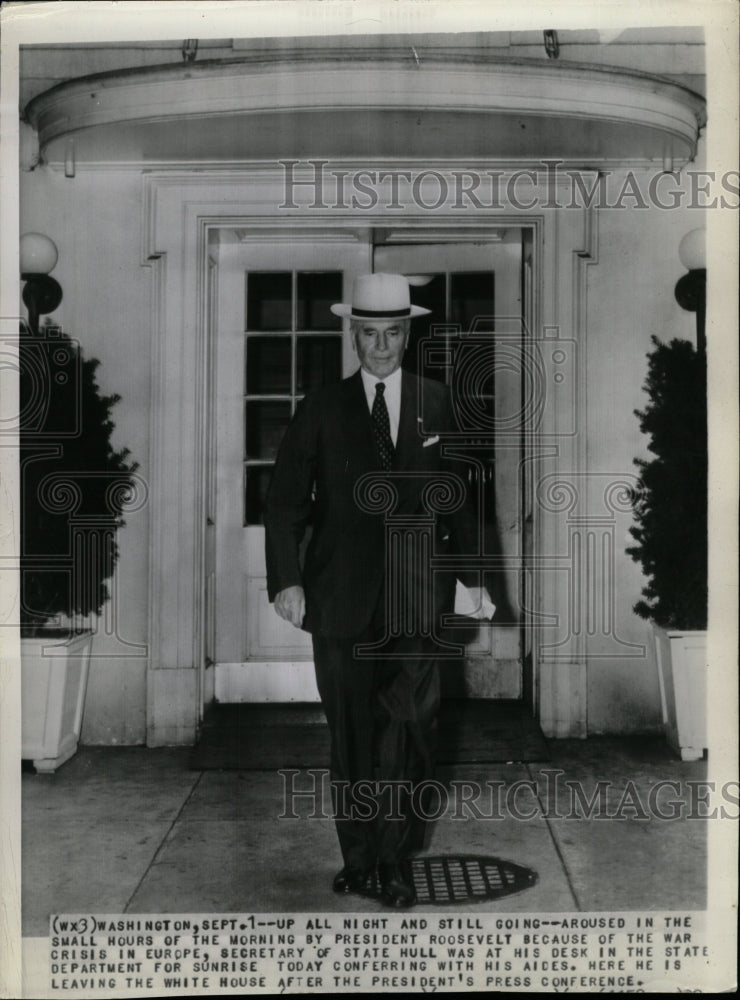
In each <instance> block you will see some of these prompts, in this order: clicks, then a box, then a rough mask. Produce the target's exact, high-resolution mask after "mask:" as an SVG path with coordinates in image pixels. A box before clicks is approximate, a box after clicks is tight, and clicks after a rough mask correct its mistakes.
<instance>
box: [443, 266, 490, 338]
mask: <svg viewBox="0 0 740 1000" xmlns="http://www.w3.org/2000/svg"><path fill="white" fill-rule="evenodd" d="M493 316H494V300H493V271H471V272H468V273H466V274H451V275H450V319H451V320H452V322H453V323H456V324H458V325H459V326H460V329H461V330H462V332H463V333H490V332H492V331H493V328H494V323H493Z"/></svg>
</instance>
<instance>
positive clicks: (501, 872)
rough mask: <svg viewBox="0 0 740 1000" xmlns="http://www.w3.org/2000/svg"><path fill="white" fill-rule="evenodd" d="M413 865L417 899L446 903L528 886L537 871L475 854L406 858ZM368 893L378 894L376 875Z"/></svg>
mask: <svg viewBox="0 0 740 1000" xmlns="http://www.w3.org/2000/svg"><path fill="white" fill-rule="evenodd" d="M409 866H410V868H411V875H412V877H413V881H414V887H415V889H416V901H417V903H419V904H421V905H424V904H430V905H434V906H444V905H445V904H447V903H481V902H483V901H484V900H487V899H497V898H499V897H500V896H510V895H512V894H513V893H515V892H521V891H522V890H523V889H529V888H531V886H533V885H534V884H535V883H536V882H537V877H538V876H537V872H534V871H532V870H531V869H530V868H524V867H522V866H521V865H515V864H514V863H513V862H511V861H502V860H500V859H499V858H488V857H482V856H480V855H474V854H453V855H441V856H438V857H416V858H411V859H410V860H409V861H407V862H405V867H406V869H407V871H408V868H409ZM368 889H369V891H368V895H371V896H377V895H379V887H378V884H377V880H376V877H375V876H373V878H372V881H371V883H370V885H369V887H368Z"/></svg>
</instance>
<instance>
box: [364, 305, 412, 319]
mask: <svg viewBox="0 0 740 1000" xmlns="http://www.w3.org/2000/svg"><path fill="white" fill-rule="evenodd" d="M352 315H353V316H358V317H372V316H388V317H389V318H391V319H392V318H393V317H395V316H410V315H411V306H409V307H408V308H406V309H355V307H354V306H353V307H352Z"/></svg>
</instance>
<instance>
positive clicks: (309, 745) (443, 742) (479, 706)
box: [190, 698, 550, 771]
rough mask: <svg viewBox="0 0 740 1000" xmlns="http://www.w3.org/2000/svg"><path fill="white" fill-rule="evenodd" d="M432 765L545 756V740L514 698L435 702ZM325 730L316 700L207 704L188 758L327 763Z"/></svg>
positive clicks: (219, 765) (193, 764)
mask: <svg viewBox="0 0 740 1000" xmlns="http://www.w3.org/2000/svg"><path fill="white" fill-rule="evenodd" d="M438 726H439V729H438V738H437V763H438V764H492V763H511V762H522V763H526V762H531V761H547V760H549V759H550V756H549V753H548V750H547V744H546V742H545V739H544V736H543V735H542V730H541V729H540V727H539V726H538V724H537V722H536V721H535V720H534V719H533V718H532V716H531V715H530V714H529V712H528V711H527V709H526V707H525V706H524V704H523V703H522V702H520V701H501V700H487V699H477V698H476V699H460V700H450V701H443V702H442V705H441V708H440V712H439V723H438ZM328 766H329V730H328V727H327V725H326V720H325V718H324V714H323V712H322V710H321V706H320V705H316V704H291V705H274V704H270V705H255V704H248V705H213V706H211V708H210V709H209V710H208V712H207V714H206V717H205V719H204V721H203V726H202V729H201V736H200V740H199V742H198V744H197V745H196V746H195V747H194V749H193V752H192V754H191V757H190V768H191V769H192V770H195V771H272V770H276V769H278V768H284V767H298V768H306V767H328Z"/></svg>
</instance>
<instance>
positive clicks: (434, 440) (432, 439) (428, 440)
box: [421, 434, 439, 448]
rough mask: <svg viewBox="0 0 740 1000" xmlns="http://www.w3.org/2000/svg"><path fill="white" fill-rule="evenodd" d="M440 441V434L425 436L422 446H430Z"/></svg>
mask: <svg viewBox="0 0 740 1000" xmlns="http://www.w3.org/2000/svg"><path fill="white" fill-rule="evenodd" d="M437 441H439V434H435V435H434V437H430V438H424V440H423V441H422V442H421V446H422V448H428V447H429V445H430V444H436V443H437Z"/></svg>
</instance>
